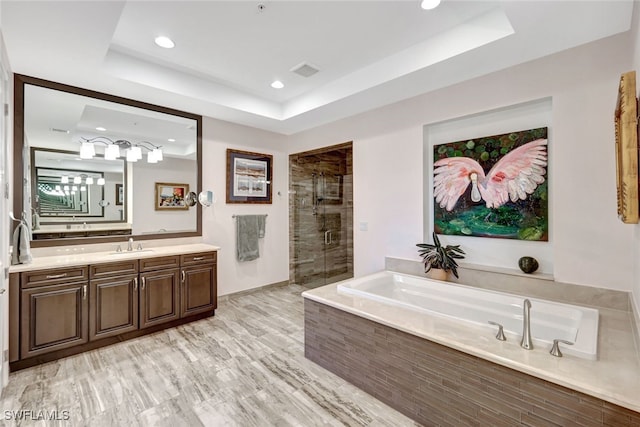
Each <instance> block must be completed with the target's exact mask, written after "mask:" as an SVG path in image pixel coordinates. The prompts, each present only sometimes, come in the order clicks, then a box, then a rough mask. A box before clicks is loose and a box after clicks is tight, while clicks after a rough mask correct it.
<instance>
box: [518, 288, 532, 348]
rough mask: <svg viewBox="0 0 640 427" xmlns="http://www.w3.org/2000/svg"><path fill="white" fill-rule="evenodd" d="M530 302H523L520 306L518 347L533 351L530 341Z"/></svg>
mask: <svg viewBox="0 0 640 427" xmlns="http://www.w3.org/2000/svg"><path fill="white" fill-rule="evenodd" d="M530 311H531V301H529V300H528V299H526V300H524V303H523V304H522V341H520V347H522V348H524V349H525V350H533V341H532V340H531V317H530V313H529V312H530Z"/></svg>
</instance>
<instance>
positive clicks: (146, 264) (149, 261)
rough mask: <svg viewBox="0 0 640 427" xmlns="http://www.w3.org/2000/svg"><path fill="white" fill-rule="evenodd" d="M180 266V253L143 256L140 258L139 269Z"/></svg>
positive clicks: (160, 268)
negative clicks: (152, 256) (153, 256)
mask: <svg viewBox="0 0 640 427" xmlns="http://www.w3.org/2000/svg"><path fill="white" fill-rule="evenodd" d="M178 267H180V255H173V256H163V257H158V258H144V259H141V260H140V271H141V272H143V271H152V270H163V269H165V268H178Z"/></svg>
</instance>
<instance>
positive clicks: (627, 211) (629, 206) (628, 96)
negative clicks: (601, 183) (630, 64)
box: [615, 71, 639, 224]
mask: <svg viewBox="0 0 640 427" xmlns="http://www.w3.org/2000/svg"><path fill="white" fill-rule="evenodd" d="M615 129H616V175H617V177H616V178H617V179H616V184H617V190H618V217H619V218H620V220H621V221H622V222H624V223H625V224H637V223H638V216H639V213H638V209H639V208H638V100H637V99H636V72H635V71H629V72H628V73H624V74H623V75H622V76H621V77H620V85H619V86H618V100H617V102H616V112H615Z"/></svg>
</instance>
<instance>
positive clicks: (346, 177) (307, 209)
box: [290, 145, 353, 287]
mask: <svg viewBox="0 0 640 427" xmlns="http://www.w3.org/2000/svg"><path fill="white" fill-rule="evenodd" d="M290 177H291V180H290V182H291V198H290V203H291V216H290V231H291V237H292V239H291V250H290V254H291V259H290V276H291V281H292V282H293V283H297V284H300V285H304V286H306V287H317V286H322V285H325V284H328V283H332V282H336V281H338V280H343V279H346V278H349V277H352V276H353V243H352V242H353V214H352V211H353V208H352V199H353V198H352V193H353V192H352V189H351V188H352V186H351V182H352V173H351V147H350V145H349V146H348V147H346V146H340V148H337V147H330V148H329V149H327V150H323V151H314V152H311V153H300V154H297V155H292V156H291V157H290Z"/></svg>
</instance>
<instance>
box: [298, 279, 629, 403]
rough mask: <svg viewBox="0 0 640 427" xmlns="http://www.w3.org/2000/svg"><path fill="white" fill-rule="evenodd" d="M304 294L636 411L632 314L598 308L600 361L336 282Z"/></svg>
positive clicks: (309, 297) (314, 299) (318, 300)
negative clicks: (502, 336) (349, 290)
mask: <svg viewBox="0 0 640 427" xmlns="http://www.w3.org/2000/svg"><path fill="white" fill-rule="evenodd" d="M302 295H303V297H305V298H308V299H310V300H313V301H316V302H319V303H322V304H326V305H329V306H332V307H335V308H338V309H340V310H343V311H346V312H349V313H352V314H355V315H357V316H360V317H364V318H366V319H369V320H372V321H374V322H377V323H381V324H384V325H386V326H389V327H392V328H394V329H398V330H401V331H404V332H407V333H409V334H412V335H415V336H419V337H422V338H425V339H428V340H430V341H433V342H436V343H438V344H442V345H445V346H447V347H451V348H454V349H456V350H460V351H462V352H464V353H467V354H471V355H473V356H477V357H480V358H482V359H485V360H488V361H491V362H494V363H497V364H499V365H502V366H506V367H508V368H511V369H515V370H517V371H520V372H524V373H526V374H529V375H532V376H534V377H537V378H541V379H543V380H546V381H549V382H552V383H554V384H558V385H561V386H564V387H567V388H570V389H573V390H577V391H580V392H582V393H585V394H588V395H591V396H594V397H597V398H600V399H602V400H605V401H607V402H611V403H614V404H617V405H620V406H623V407H625V408H628V409H631V410H633V411H636V412H640V361H639V358H638V354H637V351H636V349H635V346H634V339H633V331H632V329H631V313H629V312H623V311H618V310H611V309H600V331H599V336H598V360H596V361H591V360H585V359H580V358H577V357H574V356H571V355H566V354H565V356H564V357H561V358H558V357H553V356H551V355H550V354H549V349H550V346H548V347H545V348H543V347H542V346H537V347H536V348H534V349H533V350H524V349H523V348H521V347H520V345H519V342H516V341H514V340H508V341H498V340H496V339H495V337H494V334H493V333H492V332H491V331H490V330H489V332H488V333H487V331H488V329H486V328H482V327H480V326H476V325H473V324H470V323H462V322H456V321H453V320H447V319H445V318H440V317H435V316H429V315H426V314H423V313H418V312H416V311H412V310H409V309H403V308H401V307H397V306H390V305H387V304H383V303H380V302H376V301H373V300H369V299H366V298H359V297H355V296H350V295H344V294H340V293H338V291H337V284H335V283H334V284H331V285H327V286H323V287H321V288H317V289H313V290H309V291H306V292H304V293H303V294H302Z"/></svg>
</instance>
